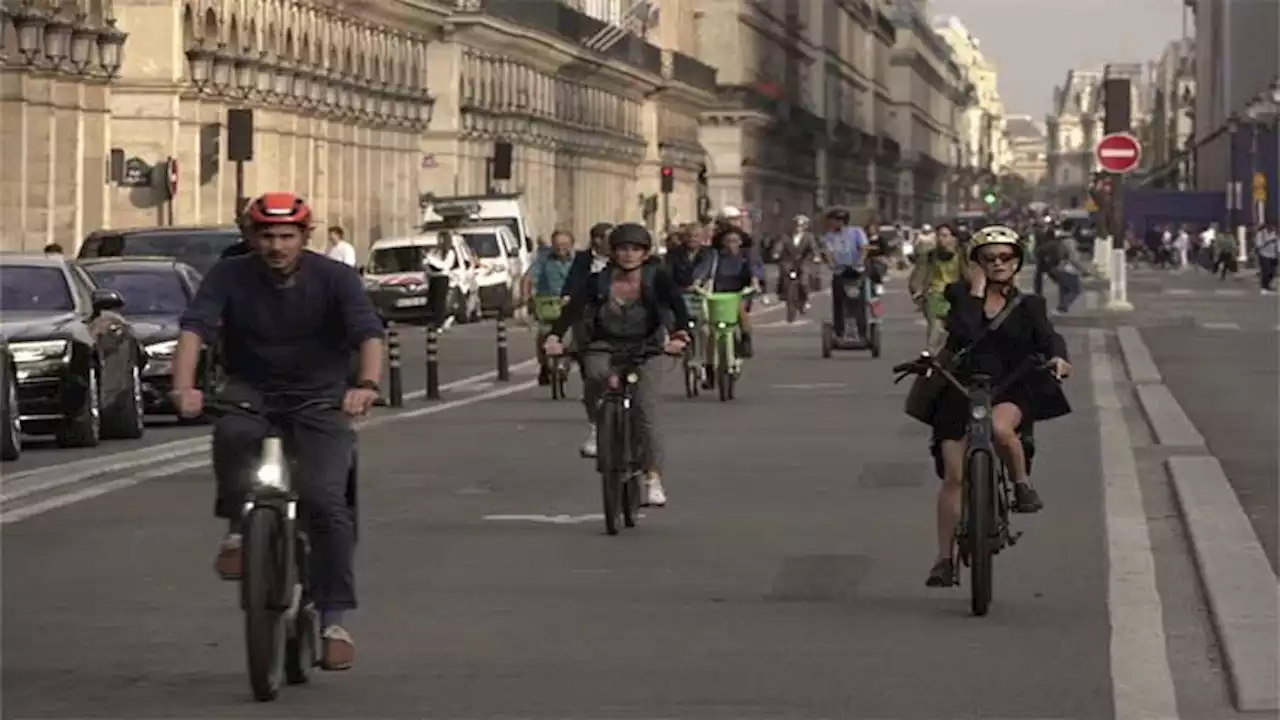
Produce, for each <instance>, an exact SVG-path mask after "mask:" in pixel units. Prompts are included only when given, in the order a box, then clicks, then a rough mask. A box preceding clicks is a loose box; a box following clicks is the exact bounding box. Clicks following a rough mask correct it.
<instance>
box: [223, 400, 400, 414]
mask: <svg viewBox="0 0 1280 720" xmlns="http://www.w3.org/2000/svg"><path fill="white" fill-rule="evenodd" d="M373 406H374V407H389V405H388V403H387V401H386V399H385V398H381V397H380V398H378V399H376V400H374V401H373ZM311 408H324V409H326V410H341V409H342V401H341V400H334V399H333V398H327V397H324V398H311V399H309V400H304V401H302V402H300V403H298V404H296V405H293V406H290V407H287V408H280V409H277V408H265V407H262V406H258V405H254V404H253V403H250V402H234V401H231V400H228V399H226V398H223V397H219V396H217V395H210V396H207V397H205V399H204V413H205V414H206V415H212V416H214V417H218V416H222V415H228V414H232V413H240V414H242V415H257V416H259V417H280V416H286V415H293V414H296V413H299V412H301V411H303V410H308V409H311Z"/></svg>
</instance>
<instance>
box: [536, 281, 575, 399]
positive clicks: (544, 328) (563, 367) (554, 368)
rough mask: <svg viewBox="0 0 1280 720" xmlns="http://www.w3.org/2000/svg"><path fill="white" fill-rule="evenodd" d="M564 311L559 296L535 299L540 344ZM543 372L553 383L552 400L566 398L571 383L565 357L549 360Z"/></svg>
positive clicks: (562, 302)
mask: <svg viewBox="0 0 1280 720" xmlns="http://www.w3.org/2000/svg"><path fill="white" fill-rule="evenodd" d="M563 310H564V301H563V300H561V299H560V297H559V296H554V295H547V296H538V297H535V298H534V299H533V314H534V317H535V318H537V320H538V344H539V346H541V344H542V341H543V340H544V339H545V338H546V336H547V332H548V331H549V330H550V328H551V325H552V324H553V323H554V322H555V321H556V320H559V319H560V313H561V312H563ZM545 362H546V364H545V365H543V367H542V372H544V373H546V375H547V377H548V378H549V379H550V381H551V383H550V384H551V399H552V400H563V399H564V398H565V397H566V394H565V390H566V385H567V384H568V382H569V362H568V360H567V359H566V357H565V356H561V357H556V358H547V359H546V361H545Z"/></svg>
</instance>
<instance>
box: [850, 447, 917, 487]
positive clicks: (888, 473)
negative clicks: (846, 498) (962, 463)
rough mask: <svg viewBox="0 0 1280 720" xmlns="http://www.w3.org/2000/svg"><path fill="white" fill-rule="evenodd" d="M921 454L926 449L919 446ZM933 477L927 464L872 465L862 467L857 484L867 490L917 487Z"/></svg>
mask: <svg viewBox="0 0 1280 720" xmlns="http://www.w3.org/2000/svg"><path fill="white" fill-rule="evenodd" d="M920 452H921V454H925V453H927V452H928V447H927V446H925V445H921V447H920ZM932 476H933V470H932V468H931V467H930V466H929V464H928V463H927V462H897V463H873V464H870V465H863V466H862V473H861V474H860V475H858V484H859V485H861V486H862V487H868V488H895V487H918V486H920V485H923V484H924V483H925V482H926V481H927V480H928V479H929V478H930V477H932Z"/></svg>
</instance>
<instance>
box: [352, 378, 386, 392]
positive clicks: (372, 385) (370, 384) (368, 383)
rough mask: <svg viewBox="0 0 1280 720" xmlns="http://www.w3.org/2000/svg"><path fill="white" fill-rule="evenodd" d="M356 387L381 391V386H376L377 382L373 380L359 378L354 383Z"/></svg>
mask: <svg viewBox="0 0 1280 720" xmlns="http://www.w3.org/2000/svg"><path fill="white" fill-rule="evenodd" d="M356 387H358V388H360V389H361V390H372V391H374V392H376V393H380V392H382V388H380V387H378V383H377V382H375V381H373V380H361V381H360V382H358V383H356Z"/></svg>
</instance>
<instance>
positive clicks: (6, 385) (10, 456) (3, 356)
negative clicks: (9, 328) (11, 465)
mask: <svg viewBox="0 0 1280 720" xmlns="http://www.w3.org/2000/svg"><path fill="white" fill-rule="evenodd" d="M20 455H22V415H21V414H20V413H19V412H18V368H17V367H15V366H14V364H13V353H11V352H9V341H8V340H7V339H5V337H4V336H3V335H0V460H4V461H5V462H8V461H10V460H17V459H18V457H19V456H20Z"/></svg>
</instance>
